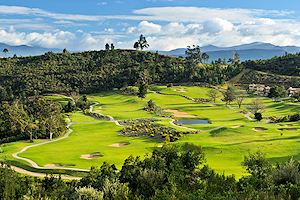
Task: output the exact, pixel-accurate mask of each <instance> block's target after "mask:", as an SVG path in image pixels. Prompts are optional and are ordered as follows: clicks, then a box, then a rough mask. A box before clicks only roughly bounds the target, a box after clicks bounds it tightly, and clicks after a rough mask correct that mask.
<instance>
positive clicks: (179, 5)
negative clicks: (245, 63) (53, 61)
mask: <svg viewBox="0 0 300 200" xmlns="http://www.w3.org/2000/svg"><path fill="white" fill-rule="evenodd" d="M299 4H300V2H299V1H295V0H290V1H286V2H284V1H282V0H281V1H277V0H273V1H269V0H260V1H258V0H252V1H241V0H239V1H237V0H227V1H224V0H211V1H207V0H206V1H203V0H197V1H196V0H190V1H189V0H119V1H115V0H99V1H97V0H87V1H82V0H60V1H58V0H51V1H46V0H10V1H6V2H5V1H3V3H2V4H0V42H2V43H6V44H9V45H29V46H42V47H46V48H60V49H63V48H67V49H68V50H69V51H85V50H99V49H104V45H105V44H106V43H113V44H114V46H115V47H116V48H122V49H132V46H133V44H134V42H135V41H136V40H137V39H138V37H139V35H140V34H143V35H144V36H145V37H146V39H147V41H148V43H149V44H150V47H149V49H150V50H160V51H161V50H172V49H175V48H185V47H186V46H188V45H193V44H198V45H200V46H204V45H208V44H212V45H216V46H234V45H240V44H248V43H252V42H266V43H272V44H275V45H280V46H286V45H295V46H300V39H299V36H300V19H299V16H300V15H299V13H300V6H299Z"/></svg>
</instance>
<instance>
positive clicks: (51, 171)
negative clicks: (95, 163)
mask: <svg viewBox="0 0 300 200" xmlns="http://www.w3.org/2000/svg"><path fill="white" fill-rule="evenodd" d="M5 162H6V163H7V164H8V165H12V166H15V167H19V168H22V169H25V170H27V171H30V172H36V173H43V174H61V175H69V176H75V177H84V176H86V175H87V174H88V173H89V172H81V171H76V170H67V169H36V168H34V167H31V166H29V165H26V164H24V163H21V162H18V161H15V160H6V161H5Z"/></svg>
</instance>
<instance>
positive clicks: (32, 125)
mask: <svg viewBox="0 0 300 200" xmlns="http://www.w3.org/2000/svg"><path fill="white" fill-rule="evenodd" d="M38 128H39V127H38V126H37V125H36V124H35V123H34V122H32V121H31V122H29V123H28V125H27V127H26V130H27V131H28V132H29V134H30V141H32V133H33V131H34V130H35V129H38Z"/></svg>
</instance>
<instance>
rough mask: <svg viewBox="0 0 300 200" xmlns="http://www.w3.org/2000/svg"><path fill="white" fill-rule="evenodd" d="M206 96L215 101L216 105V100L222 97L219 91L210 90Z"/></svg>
mask: <svg viewBox="0 0 300 200" xmlns="http://www.w3.org/2000/svg"><path fill="white" fill-rule="evenodd" d="M206 95H207V96H208V97H209V98H211V99H213V100H214V103H216V98H218V97H220V96H219V92H218V91H217V90H209V91H208V92H207V93H206Z"/></svg>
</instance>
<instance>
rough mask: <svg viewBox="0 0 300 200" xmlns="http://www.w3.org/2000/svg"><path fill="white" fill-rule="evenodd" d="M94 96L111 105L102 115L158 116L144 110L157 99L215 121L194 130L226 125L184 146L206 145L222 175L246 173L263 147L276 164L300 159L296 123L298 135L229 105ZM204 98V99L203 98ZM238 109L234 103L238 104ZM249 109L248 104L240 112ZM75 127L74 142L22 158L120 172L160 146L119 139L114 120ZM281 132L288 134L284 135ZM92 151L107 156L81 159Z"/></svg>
mask: <svg viewBox="0 0 300 200" xmlns="http://www.w3.org/2000/svg"><path fill="white" fill-rule="evenodd" d="M191 88H193V87H191ZM158 89H159V88H158ZM163 89H166V88H163ZM188 90H189V91H188V92H186V95H187V94H189V95H191V96H192V97H195V96H193V95H196V93H198V94H202V95H204V94H205V89H203V88H200V87H196V88H193V89H190V88H189V87H188ZM193 90H195V92H193ZM197 90H198V91H197ZM189 95H188V96H189ZM93 97H94V99H93V101H99V102H100V106H105V107H106V108H104V110H105V111H103V112H102V113H104V114H109V115H112V116H113V117H115V118H116V119H130V118H131V119H132V118H139V117H153V115H151V114H149V113H147V112H145V111H143V110H142V108H143V107H144V105H145V104H146V102H147V101H148V100H149V99H151V98H152V99H153V101H154V102H156V103H157V105H159V106H161V107H163V108H167V109H177V110H179V111H183V112H188V113H189V114H193V115H197V116H198V117H200V118H210V119H211V120H212V121H213V124H211V125H190V126H189V127H193V128H199V129H202V130H204V129H207V128H210V127H212V128H213V127H217V126H224V128H223V129H219V130H215V131H205V132H201V133H200V134H196V135H187V136H185V137H184V138H182V139H181V140H180V142H179V143H184V142H192V143H194V144H198V145H201V146H203V147H204V152H205V154H206V159H207V164H209V165H210V166H211V167H212V168H214V169H216V170H217V171H218V172H223V171H225V173H226V174H232V173H234V174H235V175H236V176H237V177H241V176H242V175H244V172H245V170H244V169H242V167H241V162H242V161H243V157H244V155H246V154H247V152H248V150H251V151H254V150H257V149H260V150H262V151H263V152H266V153H267V156H268V157H269V158H270V160H271V161H272V162H273V163H275V162H276V161H279V162H281V161H284V160H287V159H288V158H289V157H290V156H294V158H295V159H300V156H299V155H298V153H299V151H300V147H299V145H298V143H299V141H300V135H299V133H300V131H299V130H300V124H299V123H296V122H295V123H285V124H292V125H293V127H292V128H296V129H298V130H297V131H288V130H284V131H278V130H277V129H279V128H287V127H279V126H277V125H276V124H261V123H260V122H255V121H250V120H248V119H246V118H245V117H243V115H242V114H240V113H236V112H235V111H236V110H231V109H229V108H228V107H226V106H225V105H220V106H217V107H212V106H209V104H202V103H196V102H193V101H190V100H187V99H185V98H182V97H177V96H163V95H156V94H153V93H149V94H148V95H147V98H146V99H144V100H140V99H139V98H137V97H134V96H122V95H116V94H112V93H103V94H94V95H93ZM200 97H202V98H204V96H201V95H199V98H200ZM218 101H220V99H218ZM247 102H250V99H247ZM264 102H265V103H266V106H267V112H266V113H265V114H264V115H267V114H270V115H271V114H274V113H277V114H282V115H285V114H286V113H289V112H292V111H295V109H296V110H297V107H295V106H294V105H290V104H287V105H286V104H284V103H274V102H272V101H270V100H268V99H264ZM233 106H235V105H234V104H233ZM244 108H245V106H243V107H242V108H241V109H244ZM95 109H97V108H95ZM95 109H94V110H95ZM71 119H72V120H73V121H75V122H86V123H88V122H95V119H93V118H91V117H88V116H85V115H83V114H81V113H75V114H73V115H72V116H71ZM159 123H161V124H165V125H168V126H170V125H169V123H168V120H167V119H163V120H162V121H161V122H159ZM236 125H243V126H244V127H243V128H239V129H232V128H231V126H236ZM283 125H284V123H283ZM254 127H264V128H267V130H266V131H262V132H256V131H253V130H252V128H254ZM71 128H72V129H74V132H73V133H72V134H71V135H70V137H69V138H67V139H65V140H62V141H59V142H57V143H52V144H47V145H43V146H40V147H36V148H32V149H29V150H28V151H26V152H25V153H22V154H21V155H22V156H25V157H28V158H31V159H33V160H34V161H36V162H37V163H38V164H39V165H41V166H43V165H46V164H48V163H60V164H75V165H76V166H75V167H81V168H89V167H90V166H100V165H101V164H102V162H103V161H108V162H109V163H115V164H116V166H117V167H118V168H120V167H121V165H122V164H123V162H124V159H126V158H127V157H128V156H129V155H130V154H133V155H140V156H143V155H144V153H145V152H151V151H152V149H153V147H154V146H155V144H156V143H157V144H161V143H159V142H158V141H155V140H152V139H150V138H129V137H123V136H118V133H117V132H118V130H120V129H121V127H118V126H116V125H115V124H114V123H112V122H99V123H93V124H74V125H72V127H71ZM281 133H282V134H283V135H282V136H281ZM119 142H130V145H128V146H125V147H119V148H118V147H109V146H108V145H110V144H113V143H119ZM93 152H100V153H101V154H103V155H104V157H103V158H98V159H93V160H84V159H81V158H80V156H81V154H87V153H93Z"/></svg>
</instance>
